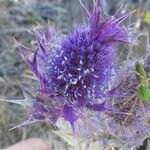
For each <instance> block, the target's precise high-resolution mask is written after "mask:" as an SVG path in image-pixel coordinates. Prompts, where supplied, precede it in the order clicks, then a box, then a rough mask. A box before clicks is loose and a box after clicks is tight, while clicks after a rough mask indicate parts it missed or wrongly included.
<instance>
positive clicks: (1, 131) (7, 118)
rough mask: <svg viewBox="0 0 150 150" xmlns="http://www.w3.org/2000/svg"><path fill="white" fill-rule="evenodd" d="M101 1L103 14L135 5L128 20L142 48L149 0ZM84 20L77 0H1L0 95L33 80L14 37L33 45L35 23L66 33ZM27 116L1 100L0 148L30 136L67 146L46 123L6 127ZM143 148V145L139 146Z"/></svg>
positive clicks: (57, 149) (60, 148) (15, 95)
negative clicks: (18, 50)
mask: <svg viewBox="0 0 150 150" xmlns="http://www.w3.org/2000/svg"><path fill="white" fill-rule="evenodd" d="M102 1H103V9H104V12H105V15H109V14H113V13H114V12H116V11H117V10H118V9H119V8H120V7H121V6H122V4H125V5H124V6H123V8H122V13H124V12H125V11H127V10H128V11H133V10H135V9H136V12H135V13H134V14H133V16H132V19H129V23H130V22H131V23H132V22H135V23H134V26H135V30H136V32H137V33H138V34H141V33H143V35H142V36H140V40H139V43H140V44H138V47H135V48H136V49H137V48H138V49H140V50H144V49H145V43H146V41H147V35H148V33H149V32H150V1H149V0H124V1H123V0H122V1H121V0H120V1H118V0H102ZM83 3H85V5H87V7H88V8H90V7H91V5H92V0H83ZM83 22H85V17H84V12H83V11H82V8H81V6H80V4H79V2H78V0H0V98H11V99H20V98H22V97H23V95H22V92H21V89H20V87H19V85H18V82H17V81H21V82H24V83H25V84H26V85H30V84H31V82H32V80H28V79H27V77H28V76H29V75H30V73H29V72H28V71H27V67H26V66H25V64H24V62H23V61H22V59H21V58H20V56H19V55H18V52H17V48H16V44H15V42H14V38H16V39H17V40H18V41H20V42H21V43H23V44H24V45H26V46H28V45H32V36H31V34H29V32H28V31H30V30H32V29H33V27H34V26H39V25H41V26H47V25H50V26H53V27H55V28H56V29H57V30H59V31H60V32H62V33H64V34H67V33H69V32H70V31H71V30H72V28H73V27H74V25H78V24H80V23H83ZM121 54H122V53H121ZM121 54H120V55H121ZM122 57H124V56H122ZM33 83H34V82H33ZM33 83H32V84H33ZM26 116H27V112H26V109H25V108H24V107H21V106H18V105H14V104H6V103H3V102H0V149H1V148H5V147H7V146H9V145H12V144H14V143H16V142H18V141H20V140H24V139H27V138H30V137H40V138H43V139H46V140H47V141H49V144H50V145H51V146H52V148H53V149H54V150H68V149H69V145H68V143H67V142H66V141H63V140H62V139H61V138H60V137H58V136H57V135H55V134H54V133H53V132H51V127H50V126H49V124H47V123H36V124H31V125H28V126H25V127H21V128H17V129H14V130H11V131H9V129H10V128H11V127H13V126H15V125H17V124H18V123H20V122H22V121H24V120H25V119H26ZM142 149H143V150H144V146H143V147H141V148H140V150H142ZM145 150H146V149H145Z"/></svg>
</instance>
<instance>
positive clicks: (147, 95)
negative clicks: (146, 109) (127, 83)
mask: <svg viewBox="0 0 150 150" xmlns="http://www.w3.org/2000/svg"><path fill="white" fill-rule="evenodd" d="M137 93H138V96H139V98H140V99H141V100H142V101H149V100H150V89H149V88H148V87H147V86H144V85H140V86H139V87H138V90H137Z"/></svg>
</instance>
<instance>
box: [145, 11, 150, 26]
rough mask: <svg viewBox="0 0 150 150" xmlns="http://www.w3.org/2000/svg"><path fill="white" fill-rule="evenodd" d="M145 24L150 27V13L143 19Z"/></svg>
mask: <svg viewBox="0 0 150 150" xmlns="http://www.w3.org/2000/svg"><path fill="white" fill-rule="evenodd" d="M143 22H144V23H147V24H148V25H150V11H147V12H146V13H145V15H144V19H143Z"/></svg>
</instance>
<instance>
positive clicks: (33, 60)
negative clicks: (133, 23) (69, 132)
mask: <svg viewBox="0 0 150 150" xmlns="http://www.w3.org/2000/svg"><path fill="white" fill-rule="evenodd" d="M83 8H85V7H83ZM85 10H86V8H85ZM101 11H102V10H101V8H100V2H99V1H98V0H93V10H91V11H88V10H86V13H87V23H86V25H80V26H78V27H76V28H75V29H73V31H72V32H71V33H69V34H68V35H63V34H60V33H59V34H57V32H56V31H54V30H52V29H50V28H44V29H37V30H35V32H34V35H35V39H36V40H35V42H36V46H35V48H34V49H30V48H29V49H25V48H24V47H22V46H19V52H20V55H21V57H22V58H23V59H24V61H25V63H26V64H27V66H28V67H29V69H30V70H31V71H32V72H33V73H34V74H35V75H36V77H37V78H38V82H39V87H37V89H36V93H35V100H34V101H33V103H32V105H29V107H30V110H31V115H30V117H29V120H28V121H27V122H25V123H23V125H24V124H27V123H30V122H33V121H35V120H48V121H50V122H51V123H53V124H55V123H56V121H57V120H58V118H59V117H63V118H64V119H65V120H66V121H69V122H70V124H71V125H72V127H73V126H74V122H75V121H76V120H77V118H78V117H79V116H80V113H82V112H83V110H85V109H89V110H91V111H102V112H103V111H107V110H108V111H109V110H110V109H109V108H106V107H105V101H102V100H101V97H103V96H104V95H105V92H104V91H105V87H107V86H106V85H107V84H108V83H109V79H110V78H111V75H112V71H113V68H114V59H115V44H117V43H120V42H122V43H124V44H125V43H129V42H130V37H129V34H128V33H129V31H128V28H126V27H125V26H122V25H121V24H122V22H123V21H124V20H125V19H127V18H128V17H129V15H130V13H128V14H126V15H124V16H122V17H119V18H116V16H115V15H114V16H110V17H107V18H104V16H103V15H102V13H101ZM28 50H30V52H32V54H31V55H30V56H29V55H28Z"/></svg>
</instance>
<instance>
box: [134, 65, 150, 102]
mask: <svg viewBox="0 0 150 150" xmlns="http://www.w3.org/2000/svg"><path fill="white" fill-rule="evenodd" d="M135 73H136V79H137V81H138V84H139V85H138V87H137V94H138V96H139V98H140V99H141V100H142V101H149V100H150V89H149V87H148V79H147V76H146V72H145V70H144V65H143V64H142V63H139V62H137V63H136V64H135Z"/></svg>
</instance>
